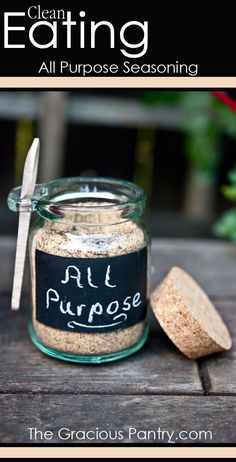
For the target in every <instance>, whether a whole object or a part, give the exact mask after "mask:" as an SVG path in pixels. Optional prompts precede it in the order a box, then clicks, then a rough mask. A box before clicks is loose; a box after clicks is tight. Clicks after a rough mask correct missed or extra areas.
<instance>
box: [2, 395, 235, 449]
mask: <svg viewBox="0 0 236 462" xmlns="http://www.w3.org/2000/svg"><path fill="white" fill-rule="evenodd" d="M0 408H1V411H2V415H5V416H7V418H5V419H4V425H2V428H1V442H2V443H11V442H12V441H14V442H16V443H30V440H29V430H28V428H29V427H30V428H33V427H36V428H37V429H38V430H43V431H45V430H51V431H53V434H54V438H53V440H51V442H53V443H59V442H60V443H68V442H72V443H73V442H74V443H79V442H81V443H83V442H84V441H76V440H74V441H68V440H67V441H62V440H61V439H59V438H58V436H57V432H58V430H59V429H61V428H68V429H69V430H85V431H88V430H96V427H97V428H99V430H100V431H103V430H105V431H108V430H110V431H111V430H112V431H113V432H114V431H115V430H120V431H123V433H124V439H123V440H122V441H121V442H123V443H125V442H129V443H145V442H146V443H148V442H149V443H153V442H154V443H157V444H158V443H168V438H167V436H166V435H165V438H164V440H159V441H158V440H156V441H153V439H150V440H149V441H147V440H146V441H145V440H144V439H141V440H139V439H137V435H136V437H135V435H133V437H132V440H131V441H130V440H128V438H127V435H128V432H129V427H133V428H136V429H137V431H140V430H144V431H145V430H146V431H147V430H158V428H160V429H161V430H168V431H169V432H172V431H173V430H174V431H175V433H174V436H173V442H174V443H176V442H177V443H195V444H196V442H197V444H204V443H208V444H209V443H216V442H217V443H224V442H225V441H228V442H235V437H236V433H235V432H236V430H235V418H236V409H235V400H234V398H233V397H232V396H227V397H222V396H215V397H214V398H213V397H207V396H195V397H194V396H120V395H115V396H114V395H113V396H111V395H109V396H104V395H100V396H99V397H98V396H94V395H89V394H88V395H79V396H74V395H70V394H66V395H65V394H63V395H41V394H38V395H36V396H35V395H30V394H22V395H15V394H14V395H8V396H7V397H6V395H5V396H4V395H0ZM180 431H186V432H190V431H192V432H193V433H192V434H191V435H192V438H193V439H192V440H191V435H190V438H188V437H187V439H186V440H180V439H179V438H178V434H179V432H180ZM199 431H208V432H209V431H210V432H212V439H210V434H209V433H208V434H207V436H208V437H207V439H204V435H203V433H202V438H201V439H194V438H196V433H194V432H199ZM140 436H142V435H140ZM183 436H184V437H186V436H187V434H186V433H185V434H183ZM176 438H178V439H176ZM41 442H42V441H41ZM86 442H88V440H87V441H86ZM89 442H90V443H93V442H94V441H91V440H90V441H89ZM101 442H104V441H102V440H100V443H101ZM105 442H106V443H109V442H112V443H119V441H111V440H109V439H106V440H105ZM31 443H32V441H31ZM36 443H40V440H38V441H36ZM43 443H50V441H46V440H45V439H44V440H43ZM95 443H96V441H95Z"/></svg>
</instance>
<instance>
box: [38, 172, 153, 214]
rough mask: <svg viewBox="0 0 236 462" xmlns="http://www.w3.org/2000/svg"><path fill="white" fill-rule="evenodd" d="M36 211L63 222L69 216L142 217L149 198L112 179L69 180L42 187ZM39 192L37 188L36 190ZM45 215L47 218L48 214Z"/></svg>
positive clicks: (125, 182) (123, 182)
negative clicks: (65, 215) (86, 214)
mask: <svg viewBox="0 0 236 462" xmlns="http://www.w3.org/2000/svg"><path fill="white" fill-rule="evenodd" d="M38 188H40V190H39V189H38V191H35V192H36V194H35V195H34V199H35V210H37V211H38V212H39V213H40V215H42V216H44V217H45V218H49V219H50V218H52V219H57V218H62V217H63V214H64V213H66V214H67V217H68V213H69V214H70V213H73V212H76V213H83V214H84V213H99V214H101V213H109V212H116V211H117V212H121V213H122V215H123V216H127V217H128V216H130V215H132V214H133V215H136V216H140V215H141V214H142V213H143V211H144V208H145V205H146V195H145V193H144V191H143V190H142V189H141V188H140V187H139V186H137V185H136V184H134V183H132V182H130V181H127V180H121V179H117V178H113V177H68V178H60V179H57V180H53V181H50V182H48V183H46V184H43V185H39V186H38ZM36 189H37V188H36ZM45 213H46V214H45Z"/></svg>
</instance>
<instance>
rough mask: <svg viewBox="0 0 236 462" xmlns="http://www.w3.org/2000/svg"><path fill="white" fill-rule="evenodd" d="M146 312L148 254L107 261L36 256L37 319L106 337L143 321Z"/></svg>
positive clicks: (41, 253)
mask: <svg viewBox="0 0 236 462" xmlns="http://www.w3.org/2000/svg"><path fill="white" fill-rule="evenodd" d="M146 310H147V248H146V247H145V248H143V249H141V250H139V251H137V252H133V253H129V254H126V255H121V256H116V257H106V258H71V257H61V256H56V255H51V254H48V253H45V252H41V251H39V250H36V319H37V321H39V322H41V323H42V324H45V325H46V326H50V327H54V328H56V329H61V330H66V331H70V332H86V333H89V332H90V333H93V332H94V333H95V332H106V331H112V330H115V329H124V328H125V327H128V326H132V325H134V324H136V323H138V322H140V321H142V320H143V319H144V318H145V316H146Z"/></svg>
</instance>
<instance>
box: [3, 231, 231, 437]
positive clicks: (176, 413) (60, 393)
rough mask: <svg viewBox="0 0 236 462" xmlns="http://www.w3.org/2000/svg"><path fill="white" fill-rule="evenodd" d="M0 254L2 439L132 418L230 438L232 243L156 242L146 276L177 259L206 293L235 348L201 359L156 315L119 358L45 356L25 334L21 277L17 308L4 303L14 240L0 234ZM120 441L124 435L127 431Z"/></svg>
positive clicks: (127, 422) (139, 423) (156, 275)
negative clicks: (187, 353)
mask: <svg viewBox="0 0 236 462" xmlns="http://www.w3.org/2000/svg"><path fill="white" fill-rule="evenodd" d="M0 261H1V270H0V271H1V273H0V308H1V309H0V347H1V363H0V414H1V415H6V416H7V418H6V419H5V421H4V425H3V424H1V425H0V442H1V443H10V442H13V443H14V442H17V443H18V442H19V443H28V442H29V435H28V432H27V427H29V426H31V427H34V426H37V427H39V428H40V427H42V429H43V430H44V429H47V428H50V429H52V430H53V431H55V438H54V439H53V442H58V441H59V440H58V438H57V436H56V431H57V429H58V428H61V427H62V426H63V427H64V426H67V427H69V428H70V429H72V430H74V429H81V428H83V429H85V430H86V429H92V428H94V427H96V426H97V425H98V424H99V428H100V429H103V428H104V429H107V428H109V429H115V428H119V429H121V430H123V431H124V434H127V429H128V427H129V426H135V427H136V428H137V429H147V430H152V429H153V428H154V429H155V428H157V427H160V428H162V429H164V428H166V429H170V430H172V429H173V430H177V431H179V430H181V429H183V430H186V431H189V430H198V429H200V430H210V431H212V433H213V439H212V440H211V441H201V442H202V443H204V442H207V443H211V442H212V443H233V442H235V434H234V431H235V422H236V419H235V396H233V395H235V394H236V353H235V351H236V350H235V340H236V282H235V281H236V246H234V245H232V244H230V243H221V242H216V241H214V242H210V241H209V242H202V241H192V240H189V241H188V240H187V241H182V240H154V242H153V249H152V285H153V286H155V285H156V284H157V283H158V282H159V281H160V279H161V277H163V276H164V274H166V272H167V271H168V270H169V269H170V268H171V267H172V266H173V265H178V266H181V267H183V268H184V269H186V270H187V271H189V272H190V273H191V274H192V275H193V276H194V277H195V278H196V279H197V280H198V281H199V282H200V284H201V285H202V286H203V288H204V289H205V290H206V291H207V293H208V294H209V295H210V296H211V298H212V299H213V301H214V303H215V305H216V306H217V308H218V310H219V312H220V313H221V315H222V317H223V318H224V319H225V321H226V323H227V325H228V327H229V329H230V331H231V334H232V338H233V348H232V350H230V351H229V352H226V353H221V354H217V355H212V356H210V357H206V358H202V359H200V360H198V361H192V360H189V359H187V358H185V357H184V356H183V355H182V354H181V353H180V352H178V350H177V349H176V348H175V347H174V345H173V344H172V343H171V341H170V340H169V339H168V338H167V337H166V335H165V334H164V333H163V332H162V331H161V329H160V328H159V326H158V325H157V323H156V321H155V320H154V319H153V316H152V315H151V322H150V324H151V335H150V339H149V341H148V343H147V344H146V346H145V347H144V348H143V349H142V351H140V352H138V353H136V354H135V355H133V356H132V357H130V358H127V359H125V360H122V361H118V362H117V363H113V364H108V365H99V366H87V365H72V364H69V363H68V364H67V363H63V364H62V363H61V362H60V361H57V360H54V359H52V358H48V357H46V356H45V355H43V354H42V353H40V352H39V351H38V350H37V349H36V348H35V347H34V346H33V345H32V344H31V342H30V340H29V338H28V334H27V318H28V315H29V312H30V307H29V297H28V292H29V284H28V281H27V277H26V278H25V283H24V295H23V303H22V308H21V310H20V311H19V313H13V312H11V311H10V291H11V285H12V275H13V266H14V241H13V239H11V238H1V240H0ZM216 395H217V396H216ZM97 423H98V424H97ZM176 441H177V440H176ZM43 442H44V443H45V440H44V441H43ZM61 442H63V441H61ZM107 442H108V441H107ZM123 442H129V441H128V439H127V438H126V437H125V438H124V440H123ZM130 442H134V443H136V442H138V441H137V440H135V439H134V440H132V441H130ZM139 442H140V443H141V442H142V443H143V442H145V441H139ZM147 442H150V443H151V442H153V441H147ZM161 442H163V441H156V443H161ZM164 442H166V441H164ZM177 442H179V441H177ZM185 442H191V441H190V440H189V439H188V440H185ZM192 442H195V443H196V441H192ZM197 443H199V440H198V441H197Z"/></svg>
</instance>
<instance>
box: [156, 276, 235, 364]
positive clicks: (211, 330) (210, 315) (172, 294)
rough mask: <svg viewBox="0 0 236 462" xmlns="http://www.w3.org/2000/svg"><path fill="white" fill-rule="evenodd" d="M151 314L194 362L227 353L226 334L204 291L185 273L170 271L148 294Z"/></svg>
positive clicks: (229, 345)
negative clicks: (213, 354) (211, 355)
mask: <svg viewBox="0 0 236 462" xmlns="http://www.w3.org/2000/svg"><path fill="white" fill-rule="evenodd" d="M150 301H151V306H152V309H153V312H154V314H155V316H156V318H157V320H158V322H159V324H160V325H161V327H162V328H163V330H164V331H165V332H166V334H167V335H168V337H169V338H170V339H171V340H172V342H173V343H174V344H175V345H176V346H177V347H178V348H179V350H180V351H182V353H184V354H185V355H186V356H187V357H189V358H192V359H196V358H200V357H201V356H205V355H208V354H211V353H216V352H219V351H224V350H228V349H230V347H231V345H232V341H231V338H230V334H229V331H228V329H227V327H226V325H225V323H224V322H223V320H222V318H221V316H220V315H219V313H218V312H217V310H216V308H215V307H214V305H213V303H212V302H211V301H210V299H209V298H208V296H207V295H206V293H205V292H204V291H203V289H202V288H201V287H200V286H199V285H198V284H197V282H196V281H195V280H194V279H193V278H192V277H191V276H190V275H189V274H188V273H186V272H185V271H184V270H182V269H181V268H178V267H173V268H172V269H171V270H170V271H169V273H168V274H167V276H166V277H165V278H164V279H163V281H162V282H161V283H160V284H159V285H158V286H157V287H156V288H155V290H154V291H153V292H152V294H151V299H150Z"/></svg>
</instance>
